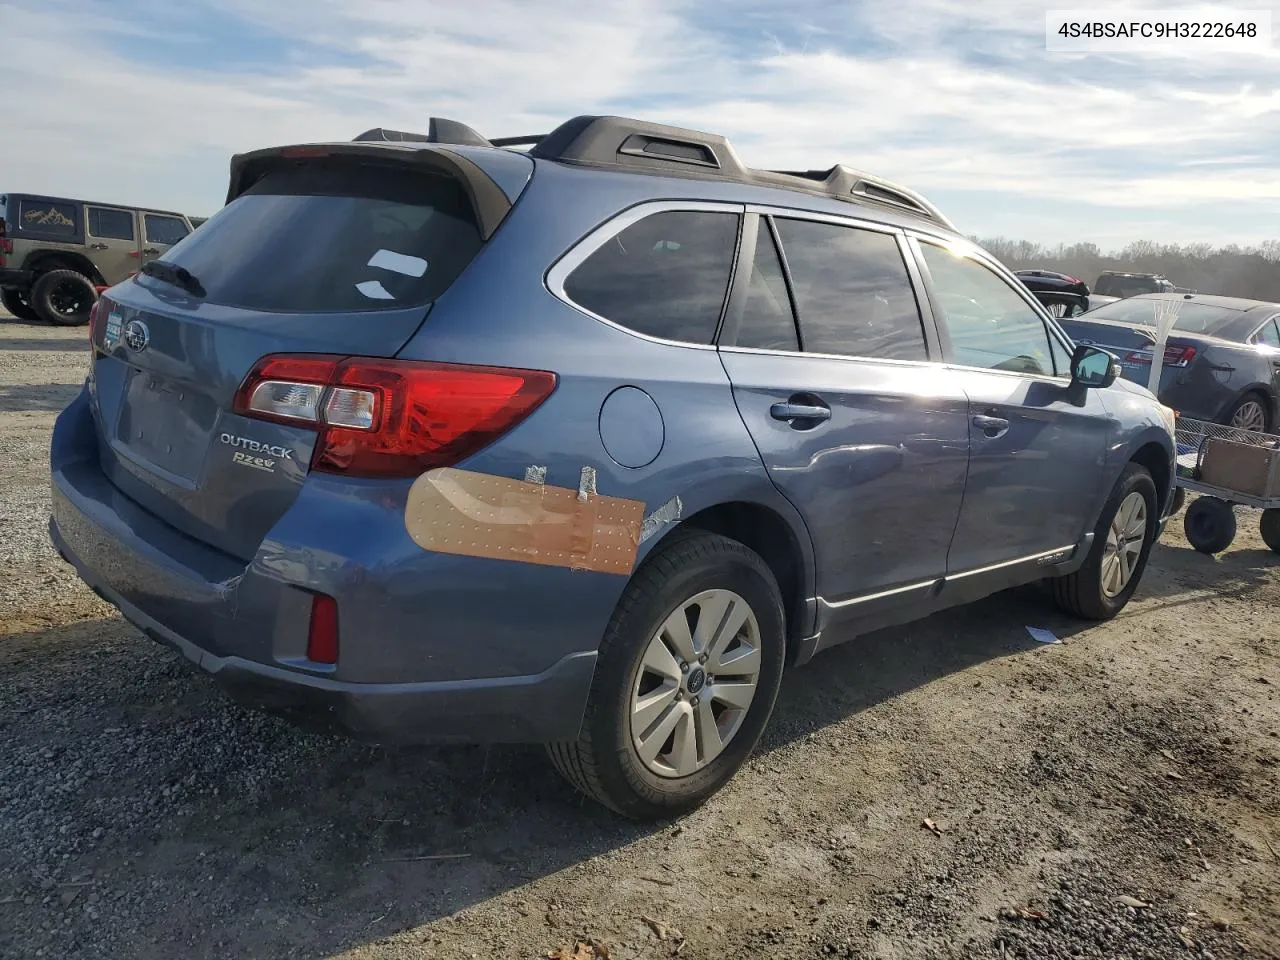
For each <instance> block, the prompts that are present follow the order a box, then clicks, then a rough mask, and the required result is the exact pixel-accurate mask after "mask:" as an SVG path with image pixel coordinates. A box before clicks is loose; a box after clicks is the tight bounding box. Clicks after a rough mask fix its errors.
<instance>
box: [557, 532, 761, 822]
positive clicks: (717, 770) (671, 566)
mask: <svg viewBox="0 0 1280 960" xmlns="http://www.w3.org/2000/svg"><path fill="white" fill-rule="evenodd" d="M673 536H674V537H675V539H674V540H672V541H671V542H670V543H667V544H663V545H662V546H660V547H659V548H658V550H657V552H656V553H655V554H654V555H653V556H651V557H649V558H648V559H646V561H645V562H644V564H642V565H641V567H640V569H639V570H638V571H637V572H636V573H635V575H634V576H633V577H632V578H631V582H630V583H629V584H628V585H627V588H626V590H625V591H624V592H623V595H622V598H621V600H619V602H618V606H617V609H616V610H615V612H614V615H613V618H612V620H611V621H610V623H609V627H608V629H607V630H606V631H605V635H604V639H603V641H602V642H601V644H600V652H599V658H598V660H597V662H596V671H595V676H594V678H593V680H592V684H591V691H590V694H589V696H588V698H587V706H586V711H585V714H584V716H583V721H582V727H581V731H580V733H579V735H578V738H577V740H574V741H572V742H567V743H554V744H548V745H547V752H548V753H549V755H550V757H551V761H552V763H553V764H554V765H555V766H556V768H557V769H558V770H559V771H560V773H561V774H562V775H563V776H564V777H565V779H567V780H568V781H569V782H570V783H571V784H573V785H574V786H575V787H577V788H578V789H579V790H580V791H582V792H583V793H585V794H587V795H588V796H590V797H592V798H594V799H595V800H598V801H599V802H600V803H602V804H604V805H605V806H607V807H609V808H611V809H612V810H614V811H616V812H618V813H620V814H622V815H623V816H626V817H629V818H632V819H635V820H653V819H660V818H665V817H670V816H675V815H678V814H681V813H684V812H686V811H689V810H692V809H694V808H695V807H697V806H699V805H701V804H702V803H703V802H705V801H706V800H707V799H708V798H709V797H710V796H711V795H712V794H714V793H715V792H716V791H717V790H719V789H720V788H721V787H723V786H724V784H725V783H727V782H728V781H729V780H730V779H731V778H732V777H733V775H734V774H735V773H737V771H738V769H739V768H740V767H741V766H742V764H743V763H745V762H746V760H747V757H748V756H750V754H751V751H752V750H753V749H754V748H755V746H756V743H757V742H758V740H759V739H760V735H761V733H762V732H763V731H764V728H765V725H766V724H767V723H768V721H769V716H770V714H771V713H772V712H773V705H774V701H775V700H776V699H777V695H778V687H779V685H780V684H781V681H782V671H783V664H784V662H785V658H786V650H785V646H786V630H785V616H784V613H783V605H782V596H781V594H780V592H779V590H778V585H777V582H776V581H775V580H774V577H773V574H772V573H771V572H770V570H769V567H768V566H767V565H766V564H765V562H764V561H763V560H762V559H761V558H760V557H759V555H757V554H756V553H755V552H753V551H752V550H750V549H748V548H747V547H746V546H744V545H743V544H741V543H739V542H737V541H736V540H730V539H729V538H727V537H722V536H719V535H717V534H712V533H705V532H702V531H694V532H689V533H683V532H677V533H676V534H674V535H673ZM739 604H741V605H742V606H739ZM744 611H745V612H744ZM704 616H705V617H709V618H710V617H714V618H716V620H717V622H718V623H719V624H720V625H721V627H723V626H724V625H725V624H728V623H730V622H731V620H738V619H739V618H742V624H741V626H740V627H739V628H738V629H737V630H735V631H734V633H733V635H732V637H731V638H729V639H728V640H727V646H724V645H723V644H721V645H720V646H721V647H722V649H721V650H720V651H719V653H718V654H717V653H716V647H717V644H716V643H715V642H714V641H715V640H716V639H717V638H718V637H719V636H720V634H721V632H722V631H720V630H710V629H709V627H708V626H707V625H709V624H711V623H712V620H711V619H708V620H707V621H706V624H704V623H703V619H702V618H703V617H704ZM681 624H684V625H685V627H684V630H683V635H682V636H679V635H680V634H681V630H680V625H681ZM708 635H710V639H709V640H708ZM724 636H726V637H727V636H728V634H727V633H726V634H724ZM686 641H690V642H692V644H693V645H694V647H693V649H692V650H690V649H689V647H688V642H686ZM700 641H701V642H702V645H701V646H699V642H700ZM753 645H754V646H753ZM681 649H685V650H686V651H687V652H688V653H689V654H702V655H704V656H706V655H707V654H708V653H711V654H712V656H711V657H710V658H709V659H707V660H706V662H705V663H699V662H694V661H691V660H688V659H684V661H683V663H682V662H681V660H682V656H681V654H680V653H679V652H678V651H679V650H681ZM753 651H754V653H753ZM717 663H719V664H720V665H721V666H723V667H724V668H725V669H728V668H729V667H730V666H732V667H733V669H734V671H735V672H734V673H732V674H725V676H733V677H743V678H745V679H743V680H735V681H729V682H721V683H720V684H717V683H716V682H715V678H714V675H713V674H711V673H710V671H711V669H714V668H715V665H716V664H717ZM752 664H754V667H752ZM682 667H683V669H682ZM751 669H754V684H755V686H754V689H753V691H751V692H749V693H748V692H747V691H746V690H745V689H744V688H746V687H748V686H749V684H750V683H751V682H752V681H751V679H750V678H749V677H748V674H747V673H746V672H743V671H748V670H751ZM699 671H701V673H699ZM699 678H701V679H699ZM717 689H720V690H721V691H723V696H724V697H726V698H728V697H730V695H732V699H731V700H726V699H721V697H720V696H718V695H717V694H716V692H715V691H716V690H717ZM731 704H737V706H733V705H731ZM716 705H718V706H719V712H718V713H717V712H716ZM633 718H639V720H640V722H642V723H643V724H644V725H645V729H647V730H648V731H649V736H648V738H646V737H645V735H644V730H640V729H638V728H635V724H634V723H633ZM704 724H713V725H714V740H713V739H712V737H711V736H709V733H710V730H709V729H708V727H707V726H704ZM722 727H723V729H721V728H722ZM633 728H635V729H633ZM668 728H670V733H669V734H668V733H667V730H668ZM722 734H724V735H725V736H727V740H724V741H723V743H722V742H721V740H720V737H721V735H722ZM659 737H661V742H659V739H658V738H659ZM717 747H719V750H718V752H716V748H717ZM642 749H644V750H645V755H644V756H642V754H641V750H642ZM682 767H683V768H684V769H683V770H682V769H681V768H682ZM686 770H687V772H685V771H686Z"/></svg>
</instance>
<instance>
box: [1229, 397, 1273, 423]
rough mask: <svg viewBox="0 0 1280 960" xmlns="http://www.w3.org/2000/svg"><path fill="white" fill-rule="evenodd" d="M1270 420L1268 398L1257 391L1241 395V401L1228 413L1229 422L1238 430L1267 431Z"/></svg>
mask: <svg viewBox="0 0 1280 960" xmlns="http://www.w3.org/2000/svg"><path fill="white" fill-rule="evenodd" d="M1270 421H1271V417H1270V416H1269V415H1268V412H1267V401H1266V398H1265V397H1263V396H1261V395H1260V394H1256V393H1247V394H1245V395H1244V396H1243V397H1241V398H1240V402H1239V403H1237V404H1236V405H1235V406H1234V407H1232V408H1231V413H1229V414H1228V415H1227V423H1228V424H1229V425H1230V426H1233V427H1235V428H1236V429H1237V430H1251V431H1257V432H1259V433H1266V432H1267V428H1268V427H1269V426H1270Z"/></svg>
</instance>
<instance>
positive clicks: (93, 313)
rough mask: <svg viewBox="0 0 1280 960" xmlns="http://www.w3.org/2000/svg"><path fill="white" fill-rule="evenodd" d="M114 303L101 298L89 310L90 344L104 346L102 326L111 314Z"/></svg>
mask: <svg viewBox="0 0 1280 960" xmlns="http://www.w3.org/2000/svg"><path fill="white" fill-rule="evenodd" d="M111 307H112V303H111V301H110V300H108V299H107V298H106V297H99V298H98V299H97V300H95V301H93V306H92V307H90V308H89V344H90V345H91V346H101V345H102V326H103V323H104V322H105V321H106V318H107V314H109V313H110V312H111Z"/></svg>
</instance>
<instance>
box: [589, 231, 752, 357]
mask: <svg viewBox="0 0 1280 960" xmlns="http://www.w3.org/2000/svg"><path fill="white" fill-rule="evenodd" d="M737 239H738V215H737V214H736V213H715V212H710V211H703V210H672V211H669V212H666V213H655V214H652V215H651V216H648V217H645V218H644V219H643V220H640V221H638V222H636V223H633V224H631V226H629V227H627V228H626V229H625V230H623V231H622V232H621V233H619V234H618V235H617V236H614V237H611V238H610V239H609V240H607V241H606V242H605V244H604V246H602V247H600V248H599V249H598V250H596V251H595V252H594V253H592V254H591V256H589V257H587V259H586V260H584V261H583V262H582V263H581V264H580V265H579V266H578V267H577V268H576V269H575V270H574V271H573V272H572V273H571V274H569V277H568V279H566V280H565V283H564V292H565V293H566V294H567V295H568V296H569V299H571V300H572V301H573V302H574V303H576V304H578V305H579V306H582V307H585V308H586V309H587V310H590V311H591V312H592V313H594V314H596V315H597V316H600V317H604V318H605V319H606V320H612V321H613V322H614V323H617V324H621V325H622V326H624V327H627V328H628V329H630V330H635V331H636V332H637V333H644V334H648V335H649V336H651V337H662V338H664V339H666V340H679V341H681V342H683V343H710V342H711V341H712V340H713V339H714V338H715V335H716V326H717V325H718V324H719V322H720V311H721V308H722V307H723V306H724V297H725V293H726V291H727V290H728V287H729V273H730V270H731V268H732V266H733V257H734V248H735V245H736V243H737Z"/></svg>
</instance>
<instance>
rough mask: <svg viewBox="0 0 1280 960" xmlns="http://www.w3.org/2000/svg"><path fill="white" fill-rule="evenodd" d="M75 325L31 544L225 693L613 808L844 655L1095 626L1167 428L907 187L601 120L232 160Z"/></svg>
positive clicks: (689, 783)
mask: <svg viewBox="0 0 1280 960" xmlns="http://www.w3.org/2000/svg"><path fill="white" fill-rule="evenodd" d="M522 147H523V148H525V149H518V148H522ZM91 331H92V332H91V337H92V347H93V349H92V366H91V369H90V372H89V375H88V378H87V380H86V383H85V385H84V389H83V390H82V392H81V393H80V395H79V396H78V397H77V398H76V399H75V401H74V402H73V403H72V404H71V405H70V406H69V407H68V408H67V409H66V410H65V411H64V412H63V413H62V414H61V415H60V417H59V418H58V421H57V426H56V428H55V431H54V436H53V444H52V451H51V461H52V481H53V518H52V522H51V524H50V534H51V536H52V538H53V542H54V544H55V545H56V546H57V549H58V550H59V552H60V553H61V554H62V556H63V557H64V558H65V559H66V560H68V561H69V562H70V563H72V564H74V565H75V567H76V569H77V570H78V571H79V574H80V576H81V577H83V579H84V580H85V581H86V582H87V583H88V584H89V585H90V586H91V587H92V588H93V589H94V590H95V591H97V592H98V593H99V594H100V595H101V596H102V597H104V598H105V599H106V600H108V601H109V602H111V603H112V604H114V605H115V606H117V607H118V608H119V609H120V610H121V611H122V613H123V614H124V616H125V617H127V618H128V619H129V620H130V621H132V622H133V623H134V624H136V625H137V626H138V627H139V628H140V629H141V630H142V631H144V632H145V633H147V634H148V635H150V636H151V637H152V638H154V639H156V640H158V641H160V642H162V643H165V644H167V645H169V646H171V647H174V648H176V649H177V650H179V651H181V652H182V653H183V654H185V655H186V656H187V657H188V658H190V659H191V660H192V661H194V662H195V663H196V664H198V665H199V666H200V667H201V668H203V669H204V670H205V671H207V672H208V673H210V674H212V675H213V676H215V677H216V678H217V679H218V680H219V681H221V682H222V683H223V684H224V685H225V686H226V687H227V688H228V690H230V691H231V692H233V693H234V694H235V695H236V696H237V697H238V698H240V699H241V700H242V701H244V702H247V703H249V704H251V705H255V706H259V707H262V708H265V709H269V710H273V711H276V712H278V713H282V714H285V715H287V716H291V717H294V718H295V719H297V720H298V721H299V722H304V723H308V724H319V725H321V726H323V727H325V728H327V729H336V730H340V731H344V732H346V733H348V734H351V735H353V736H357V737H361V738H365V739H368V740H372V741H377V742H383V743H405V742H423V741H441V740H444V741H489V742H492V741H530V742H541V743H545V744H547V747H548V750H549V753H550V755H551V758H552V760H553V761H554V763H555V765H556V766H557V767H558V768H559V770H560V771H561V772H562V773H563V774H564V775H565V776H566V777H567V778H568V779H569V780H570V781H572V782H573V783H574V784H575V785H576V786H577V787H579V788H581V789H582V790H583V791H585V792H586V793H588V794H590V795H591V796H593V797H595V798H597V799H598V800H600V801H601V802H603V803H605V804H607V805H608V806H610V807H612V808H613V809H615V810H617V811H620V812H622V813H624V814H626V815H629V816H633V817H654V816H664V815H669V814H672V813H676V812H679V811H681V810H685V809H689V808H691V807H693V806H695V805H696V804H698V803H700V802H701V801H703V800H704V799H706V798H707V797H708V796H709V795H711V794H712V793H713V792H714V791H715V790H717V789H718V788H719V787H720V786H722V785H723V784H724V783H725V782H726V781H727V780H728V779H729V778H730V777H732V776H733V774H734V773H735V771H736V770H737V768H738V767H739V766H740V765H741V764H742V763H743V762H744V760H745V759H746V757H747V756H748V754H749V753H750V752H751V750H752V749H753V747H754V746H755V744H756V742H757V740H758V738H759V737H760V734H761V731H762V730H763V728H764V726H765V724H766V723H767V721H768V719H769V715H770V712H771V710H772V709H773V705H774V700H775V697H776V695H777V692H778V686H779V683H780V680H781V677H782V673H783V670H784V669H785V668H786V667H787V666H788V665H791V664H798V663H803V662H805V661H807V660H808V659H809V658H811V657H813V656H814V654H815V653H817V652H819V651H820V650H822V649H824V648H826V647H829V646H832V645H833V644H836V643H840V642H842V641H845V640H848V639H850V638H852V637H855V636H857V635H859V634H861V633H865V632H867V631H869V630H873V629H876V628H878V627H882V626H885V625H888V624H892V623H897V622H903V621H907V620H912V619H916V618H919V617H923V616H925V615H927V614H929V613H931V612H933V611H936V610H939V609H942V608H944V607H948V606H952V605H955V604H959V603H964V602H967V601H971V600H974V599H975V598H978V597H982V596H985V595H988V594H991V593H994V592H996V591H999V590H1002V589H1005V588H1007V587H1011V586H1014V585H1017V584H1022V583H1027V582H1031V581H1038V580H1047V581H1049V583H1050V584H1051V585H1052V591H1051V592H1052V596H1054V597H1055V598H1056V600H1057V602H1058V603H1059V604H1060V605H1061V606H1062V607H1064V608H1065V609H1067V610H1068V611H1071V612H1072V613H1075V614H1078V615H1080V616H1082V617H1086V618H1093V619H1104V618H1107V617H1111V616H1114V615H1115V614H1116V613H1117V612H1118V611H1119V610H1120V609H1121V608H1122V607H1123V606H1124V605H1125V603H1126V602H1127V601H1128V600H1129V598H1130V596H1131V595H1132V594H1133V591H1134V589H1135V587H1136V586H1137V584H1138V582H1139V579H1140V577H1141V575H1142V572H1143V568H1144V566H1145V564H1146V561H1147V556H1148V552H1149V551H1150V550H1151V547H1152V544H1153V543H1154V541H1155V539H1156V538H1157V536H1158V535H1159V533H1160V531H1161V529H1162V523H1163V520H1164V518H1165V517H1166V514H1167V512H1168V506H1169V503H1170V500H1171V491H1172V487H1171V483H1172V475H1173V470H1172V468H1171V465H1172V460H1173V443H1172V437H1171V428H1172V411H1170V410H1168V409H1167V408H1164V407H1162V406H1160V404H1159V403H1158V402H1157V401H1156V400H1155V399H1154V398H1153V397H1152V396H1151V395H1150V394H1149V393H1148V392H1147V391H1145V390H1143V389H1142V388H1141V387H1138V386H1136V385H1133V384H1129V383H1126V382H1124V381H1123V380H1116V372H1117V371H1116V367H1115V364H1114V361H1113V358H1112V357H1111V356H1110V355H1109V354H1106V353H1103V352H1101V351H1098V350H1096V349H1094V348H1092V347H1088V346H1081V347H1078V348H1077V347H1073V344H1072V343H1071V341H1070V340H1069V339H1068V338H1067V337H1066V336H1065V335H1064V334H1063V333H1062V331H1061V330H1060V329H1059V328H1058V326H1056V324H1055V323H1054V321H1053V320H1052V319H1050V318H1049V317H1048V315H1047V314H1046V313H1045V311H1044V310H1043V309H1042V308H1041V307H1040V306H1039V305H1038V304H1037V303H1036V301H1035V299H1034V298H1033V297H1032V295H1031V294H1030V293H1029V292H1028V291H1027V290H1026V288H1025V287H1023V286H1022V285H1021V284H1020V283H1019V282H1018V280H1017V278H1016V277H1014V276H1013V275H1012V274H1011V273H1009V272H1008V271H1007V270H1005V269H1004V268H1002V267H1001V266H1000V265H999V264H998V263H996V262H995V261H994V260H993V259H992V258H991V257H989V256H987V255H986V254H985V253H983V252H982V251H981V250H978V249H976V248H974V247H973V246H972V245H971V244H969V243H968V242H966V241H965V240H964V239H963V238H962V237H961V236H960V235H959V234H957V233H956V232H955V230H954V229H953V228H952V226H951V224H950V223H949V222H948V221H947V219H946V218H945V217H944V216H943V215H942V214H941V213H940V212H939V211H938V210H937V209H936V208H935V207H934V206H933V205H932V204H930V203H929V202H928V201H927V200H925V199H924V198H922V197H921V196H919V195H918V194H916V193H914V192H913V191H910V190H907V189H905V188H902V187H899V186H896V185H894V184H891V183H888V182H887V181H884V180H882V179H879V178H877V177H873V176H870V175H868V174H864V173H860V172H857V171H854V170H851V169H849V168H847V167H844V166H836V167H833V168H831V169H829V170H821V171H815V172H794V173H782V172H773V171H760V170H753V169H748V168H746V167H744V166H743V165H742V163H741V162H740V160H739V159H738V157H737V155H736V154H735V153H734V151H733V149H732V148H731V147H730V145H729V143H728V142H727V141H726V140H725V139H724V138H722V137H719V136H714V135H709V134H704V133H699V132H696V131H691V130H684V129H679V128H675V127H669V126H662V125H657V124H652V123H645V122H640V121H633V120H625V119H621V118H616V117H578V118H575V119H573V120H570V121H568V122H567V123H565V124H563V125H562V126H561V127H559V128H558V129H556V130H555V131H553V132H551V133H550V134H547V135H545V136H542V137H537V138H534V137H530V138H509V139H506V140H494V141H490V140H487V139H485V138H484V137H482V136H480V135H479V134H477V133H476V132H475V131H473V130H471V129H470V128H468V127H466V126H464V125H462V124H459V123H455V122H451V121H443V120H433V121H432V124H431V127H430V132H429V133H428V134H425V135H412V134H400V133H395V132H391V131H384V130H373V131H369V132H368V133H367V134H363V135H361V136H360V137H358V138H357V139H356V140H355V141H352V142H350V143H334V144H321V145H303V146H290V147H282V148H276V149H268V150H259V151H256V152H253V153H249V154H244V155H240V156H237V157H235V158H234V160H233V162H232V167H231V181H230V189H229V192H228V195H227V204H226V206H225V207H224V208H223V209H222V210H221V211H220V212H219V213H218V214H217V215H216V216H215V217H213V218H212V219H211V220H209V221H208V223H206V224H205V225H204V226H203V227H202V228H201V229H200V230H197V231H196V232H194V233H192V234H191V235H190V236H189V237H187V239H185V240H184V241H182V242H181V243H180V244H178V245H176V246H175V247H173V249H172V250H170V251H169V252H168V253H166V255H165V256H164V257H163V258H161V259H158V260H156V261H155V262H153V263H149V264H147V265H146V266H145V267H144V269H143V270H142V272H141V273H140V274H139V275H138V276H136V277H134V278H133V279H130V280H127V281H125V282H124V283H122V284H119V285H118V286H116V287H113V288H112V289H111V290H109V291H108V292H107V294H106V296H105V297H104V298H103V299H102V300H101V301H100V303H99V305H98V306H97V308H96V310H95V313H94V316H93V322H92V326H91Z"/></svg>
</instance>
